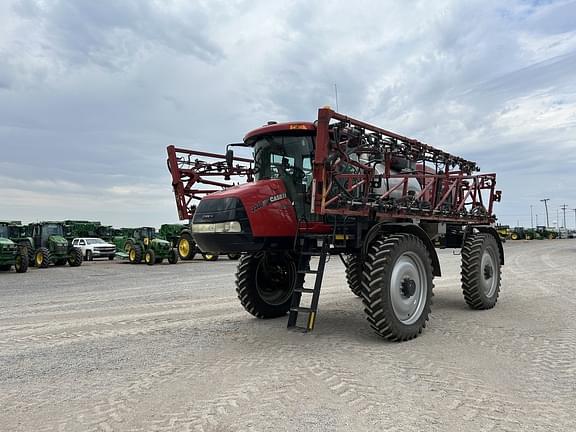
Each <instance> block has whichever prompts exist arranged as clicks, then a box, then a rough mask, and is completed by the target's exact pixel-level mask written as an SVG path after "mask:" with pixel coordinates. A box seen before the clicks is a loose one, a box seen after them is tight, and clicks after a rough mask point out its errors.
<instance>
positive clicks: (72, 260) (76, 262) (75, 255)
mask: <svg viewBox="0 0 576 432" xmlns="http://www.w3.org/2000/svg"><path fill="white" fill-rule="evenodd" d="M82 260H83V257H82V249H80V248H75V247H73V248H72V249H70V252H68V265H69V266H70V267H78V266H81V265H82Z"/></svg>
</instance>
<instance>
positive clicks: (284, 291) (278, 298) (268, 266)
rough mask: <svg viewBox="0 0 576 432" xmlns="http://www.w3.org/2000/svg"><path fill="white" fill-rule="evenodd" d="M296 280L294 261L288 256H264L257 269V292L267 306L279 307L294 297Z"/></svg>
mask: <svg viewBox="0 0 576 432" xmlns="http://www.w3.org/2000/svg"><path fill="white" fill-rule="evenodd" d="M295 279H296V266H295V265H294V261H293V260H291V259H289V258H288V257H286V256H264V257H262V258H261V259H260V261H259V262H258V267H257V268H256V290H257V291H258V294H259V295H260V298H261V299H262V300H263V301H264V302H265V303H267V304H269V305H273V306H278V305H281V304H284V303H286V301H288V300H289V299H290V297H292V292H293V290H294V282H295Z"/></svg>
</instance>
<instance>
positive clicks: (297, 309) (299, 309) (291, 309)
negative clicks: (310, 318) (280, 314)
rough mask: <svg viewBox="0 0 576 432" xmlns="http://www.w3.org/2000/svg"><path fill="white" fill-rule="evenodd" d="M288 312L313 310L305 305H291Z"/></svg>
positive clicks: (308, 311)
mask: <svg viewBox="0 0 576 432" xmlns="http://www.w3.org/2000/svg"><path fill="white" fill-rule="evenodd" d="M290 312H306V313H310V312H314V311H313V310H312V308H307V307H302V306H298V307H291V308H290Z"/></svg>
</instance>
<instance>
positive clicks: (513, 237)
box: [510, 232, 520, 240]
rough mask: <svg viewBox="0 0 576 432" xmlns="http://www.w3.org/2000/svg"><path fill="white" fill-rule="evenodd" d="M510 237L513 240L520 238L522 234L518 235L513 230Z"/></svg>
mask: <svg viewBox="0 0 576 432" xmlns="http://www.w3.org/2000/svg"><path fill="white" fill-rule="evenodd" d="M510 238H511V239H512V240H518V239H519V238H520V236H519V235H518V233H515V232H513V233H512V234H510Z"/></svg>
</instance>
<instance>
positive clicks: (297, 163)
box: [254, 135, 313, 184]
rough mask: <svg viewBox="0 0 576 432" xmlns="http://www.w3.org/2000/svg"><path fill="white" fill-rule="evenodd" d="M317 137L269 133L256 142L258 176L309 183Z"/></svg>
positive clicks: (255, 161)
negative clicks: (314, 143) (271, 134)
mask: <svg viewBox="0 0 576 432" xmlns="http://www.w3.org/2000/svg"><path fill="white" fill-rule="evenodd" d="M312 149H313V138H312V136H310V135H305V136H293V135H291V136H266V137H262V138H260V139H259V140H257V141H256V142H255V144H254V167H255V170H256V179H257V180H262V179H275V178H281V179H286V177H287V176H290V177H292V180H293V181H294V183H298V184H308V183H309V180H311V176H312Z"/></svg>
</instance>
